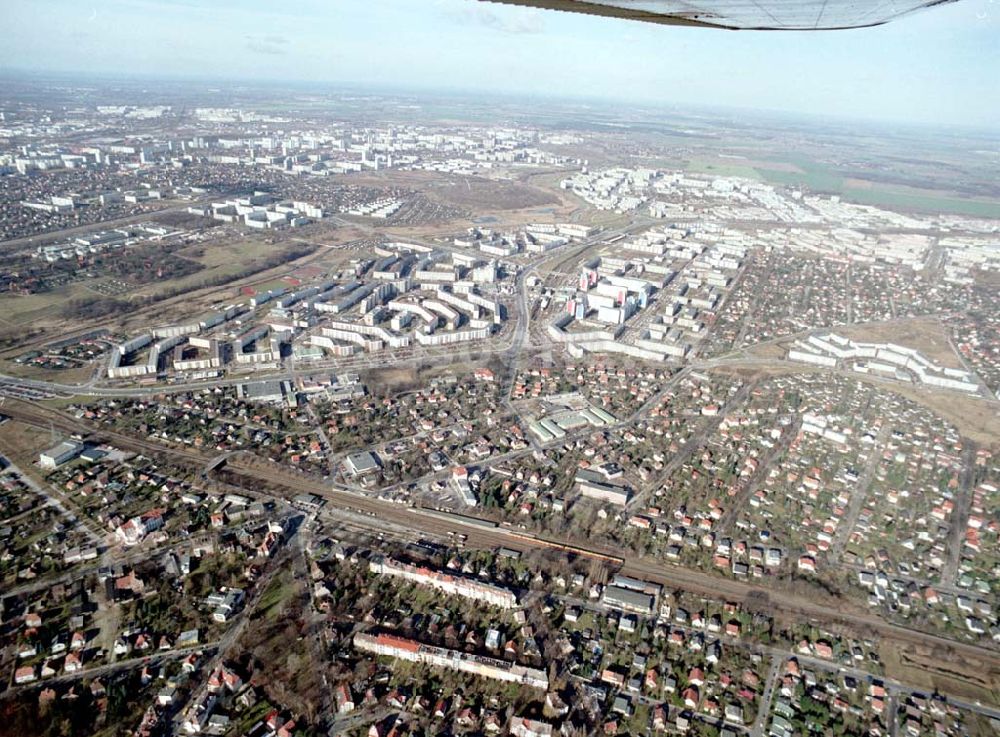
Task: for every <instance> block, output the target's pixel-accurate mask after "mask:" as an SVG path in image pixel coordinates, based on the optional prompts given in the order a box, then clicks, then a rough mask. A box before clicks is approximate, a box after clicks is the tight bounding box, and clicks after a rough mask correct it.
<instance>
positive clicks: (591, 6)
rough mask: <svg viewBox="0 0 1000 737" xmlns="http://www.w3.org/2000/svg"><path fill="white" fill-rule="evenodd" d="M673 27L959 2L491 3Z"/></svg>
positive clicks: (785, 24)
mask: <svg viewBox="0 0 1000 737" xmlns="http://www.w3.org/2000/svg"><path fill="white" fill-rule="evenodd" d="M487 1H488V2H499V3H505V4H507V5H522V6H527V7H534V8H546V9H549V10H564V11H568V12H571V13H587V14H590V15H602V16H606V17H611V18H626V19H629V20H641V21H647V22H650V23H660V24H663V25H670V26H698V27H703V28H726V29H730V30H740V29H743V30H769V31H819V30H835V29H845V28H866V27H868V26H877V25H881V24H883V23H888V22H889V21H891V20H894V19H896V18H899V17H900V16H903V15H906V14H908V13H912V12H914V11H916V10H920V9H921V8H929V7H932V6H934V5H943V4H945V3H950V2H955V1H956V0H487Z"/></svg>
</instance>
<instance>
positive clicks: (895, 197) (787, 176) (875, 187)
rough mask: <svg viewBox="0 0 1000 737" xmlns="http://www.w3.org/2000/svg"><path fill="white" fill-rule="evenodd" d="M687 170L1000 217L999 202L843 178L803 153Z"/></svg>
mask: <svg viewBox="0 0 1000 737" xmlns="http://www.w3.org/2000/svg"><path fill="white" fill-rule="evenodd" d="M685 168H686V169H687V170H688V171H691V172H696V173H699V174H706V175H709V176H720V177H744V178H747V179H756V180H759V181H763V182H767V183H768V184H775V185H779V186H789V187H807V188H808V189H809V190H811V191H812V192H817V193H822V194H837V195H840V196H842V197H843V198H844V199H845V200H848V201H850V202H856V203H858V204H862V205H873V206H876V207H888V208H894V209H898V210H907V211H912V212H923V213H953V214H957V215H969V216H973V217H993V218H995V217H1000V201H996V200H986V199H977V198H969V197H962V196H960V195H958V194H955V193H952V192H948V191H942V190H940V189H918V188H915V187H905V186H902V185H897V184H881V183H878V182H871V181H866V180H859V179H853V178H845V177H843V176H841V175H840V174H838V173H837V172H836V171H835V170H834V169H832V168H831V167H830V166H828V165H826V164H824V163H822V162H817V161H814V160H812V159H810V158H808V157H806V156H802V155H789V156H784V157H781V158H780V159H777V158H776V159H766V160H757V159H738V158H728V159H727V158H721V157H715V156H703V157H697V156H696V157H693V158H691V159H690V160H688V161H687V162H686V163H685Z"/></svg>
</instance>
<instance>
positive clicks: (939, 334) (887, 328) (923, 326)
mask: <svg viewBox="0 0 1000 737" xmlns="http://www.w3.org/2000/svg"><path fill="white" fill-rule="evenodd" d="M833 332H835V333H837V334H838V335H843V336H845V337H847V338H851V339H852V340H858V341H862V342H865V341H870V342H873V343H887V342H888V343H896V344H897V345H901V346H905V347H907V348H914V349H916V350H918V351H921V352H922V353H923V354H924V355H926V356H927V357H928V358H930V359H931V360H932V361H937V362H938V363H940V364H941V365H942V366H946V367H948V368H957V369H960V368H964V367H963V365H962V362H961V361H960V360H959V358H958V356H957V355H956V354H955V351H953V350H952V348H951V343H949V341H948V331H947V329H946V328H945V327H944V325H942V324H941V321H940V320H938V319H937V318H934V317H925V318H919V319H913V320H899V321H895V322H880V323H873V324H870V325H852V326H850V327H838V328H834V329H833Z"/></svg>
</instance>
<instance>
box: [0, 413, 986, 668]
mask: <svg viewBox="0 0 1000 737" xmlns="http://www.w3.org/2000/svg"><path fill="white" fill-rule="evenodd" d="M9 404H10V405H12V406H9V407H7V408H6V409H7V411H8V414H11V415H12V416H14V417H15V418H17V419H20V420H24V421H27V422H33V423H39V422H40V423H42V425H43V426H45V427H47V426H48V425H49V423H52V422H55V421H56V419H55V418H62V422H63V423H65V424H69V425H70V426H71V427H73V428H74V429H75V430H77V431H79V430H80V429H81V423H80V421H79V420H77V419H76V418H66V417H64V416H63V415H61V413H59V412H56V411H55V410H50V409H47V408H40V407H37V406H36V405H32V404H28V403H25V402H20V403H16V404H15V403H9ZM98 432H100V433H101V434H103V435H105V436H108V437H110V438H111V439H112V441H113V442H114V443H115V444H116V445H119V446H120V447H122V448H125V449H132V450H138V451H140V452H145V453H155V454H162V455H165V456H168V457H171V458H173V459H174V460H176V461H178V462H180V463H182V464H184V465H186V466H192V465H193V466H194V467H195V468H198V469H200V468H203V467H204V465H205V463H206V462H207V461H208V460H209V458H210V456H208V455H207V454H203V453H201V452H199V451H196V450H194V449H189V448H174V447H170V446H164V445H160V444H157V443H153V442H150V441H144V440H139V439H136V438H130V437H127V436H124V435H120V434H117V433H110V432H107V431H104V430H103V429H101V430H98ZM229 468H230V470H233V471H235V472H236V473H240V474H242V475H245V476H246V477H248V480H249V479H254V480H256V482H259V483H263V484H264V486H263V488H265V489H267V491H266V492H263V494H264V495H267V494H273V495H274V496H277V497H278V498H283V499H284V500H286V501H287V500H289V499H291V498H292V497H293V496H295V495H297V494H301V493H314V494H317V495H320V496H322V497H323V498H324V499H325V500H326V503H327V504H328V505H330V506H337V507H341V508H346V509H350V510H354V511H358V512H360V513H361V514H362V515H365V516H367V517H369V518H370V519H371V526H372V529H373V530H375V531H376V532H377V531H378V530H379V529H380V527H381V526H382V524H383V521H385V522H391V523H396V524H400V525H402V526H404V527H409V528H410V529H412V530H414V532H415V533H416V534H417V535H419V534H420V533H426V534H430V535H446V534H447V533H448V532H449V531H451V532H455V533H464V534H466V535H468V540H469V542H468V544H469V545H470V546H476V547H482V548H496V547H502V546H505V547H508V548H513V549H517V550H524V551H528V550H535V549H539V548H542V549H544V548H552V547H556V548H559V547H573V548H576V549H578V550H580V549H585V550H587V551H590V552H591V553H592V554H597V555H601V556H605V557H607V558H611V559H622V551H621V550H620V549H610V548H607V547H604V546H601V545H595V544H593V543H591V542H590V541H587V540H573V539H565V538H564V539H558V538H556V539H553V538H548V539H541V538H538V537H534V536H527V535H524V534H520V533H518V532H517V531H512V530H507V529H505V528H496V529H488V528H483V527H481V526H480V525H477V524H473V523H469V522H464V521H462V519H461V518H457V517H456V518H447V519H444V518H441V517H439V516H432V515H429V514H426V513H424V512H422V511H421V510H419V509H414V508H412V507H408V506H406V505H403V504H395V503H392V502H388V501H383V500H381V499H373V498H371V497H368V496H365V495H363V494H360V493H358V492H355V491H353V490H349V489H344V488H342V487H338V486H336V485H329V486H326V487H325V488H324V487H323V486H322V485H321V483H322V482H317V480H316V479H315V478H314V477H310V476H308V475H306V474H296V473H293V472H291V471H286V470H284V469H281V468H280V467H278V466H273V467H272V466H271V465H268V466H261V465H257V464H254V465H252V466H250V465H244V462H242V461H240V460H237V461H235V462H233V463H232V464H231V465H230V466H229ZM254 483H255V482H254V481H250V483H248V484H247V485H248V486H252V485H253V484H254ZM623 561H624V562H623V565H622V573H624V574H626V575H630V576H634V577H636V578H640V579H645V580H649V581H653V582H656V583H661V584H663V585H665V586H668V587H671V588H679V589H683V590H686V591H690V592H692V593H695V594H699V595H702V596H706V597H710V598H714V599H718V598H720V597H721V598H725V599H729V600H732V601H738V602H744V601H747V600H748V599H749V600H753V599H756V598H758V597H759V594H760V593H761V589H760V588H759V587H757V586H755V585H753V584H752V583H750V582H745V581H740V580H733V579H724V578H720V577H719V576H717V575H715V574H711V573H706V572H703V571H701V570H698V569H688V568H682V567H679V566H673V565H666V564H664V563H663V562H662V561H659V560H656V559H652V558H641V557H625V558H624V559H623ZM763 593H764V594H765V596H766V597H767V599H768V602H769V605H770V607H772V608H774V609H775V610H777V611H781V612H782V613H783V614H785V615H788V616H795V617H797V618H799V619H800V620H801V621H813V622H816V623H821V624H824V625H826V626H844V627H848V628H852V629H862V630H864V629H866V628H867V629H868V630H870V631H873V632H877V633H878V634H879V635H881V636H882V637H884V638H886V639H888V640H892V641H896V642H898V643H900V645H901V646H903V647H906V646H925V647H928V648H933V647H938V648H941V650H942V652H943V653H944V654H945V655H946V656H947V657H948V659H951V660H958V661H963V662H966V663H967V664H969V665H972V664H978V665H975V666H974V667H982V668H984V669H986V670H989V671H991V672H997V673H1000V651H997V650H995V649H993V648H989V647H986V646H982V645H977V644H973V643H964V642H958V641H955V640H951V639H949V638H946V637H943V636H941V635H936V634H932V633H927V632H919V631H916V630H912V629H909V628H907V627H903V626H901V625H897V624H892V623H889V622H887V621H885V620H884V619H882V618H881V617H879V616H876V615H875V614H873V613H871V612H869V611H867V610H864V609H860V608H850V609H848V608H847V606H848V605H847V604H845V603H840V604H839V606H841V607H844V609H843V611H840V610H838V609H837V608H835V607H834V606H833V605H832V604H831V603H830V602H824V601H821V600H818V599H816V598H813V597H806V596H802V595H797V594H794V593H791V592H789V591H782V590H777V589H770V590H767V591H765V592H763Z"/></svg>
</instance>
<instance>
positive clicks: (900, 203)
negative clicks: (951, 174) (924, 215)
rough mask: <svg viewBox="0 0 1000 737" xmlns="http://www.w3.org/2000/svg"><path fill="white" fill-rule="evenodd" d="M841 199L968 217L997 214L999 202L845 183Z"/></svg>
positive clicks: (999, 215) (999, 209) (996, 215)
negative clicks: (871, 187) (852, 185)
mask: <svg viewBox="0 0 1000 737" xmlns="http://www.w3.org/2000/svg"><path fill="white" fill-rule="evenodd" d="M843 196H844V198H845V199H847V200H850V201H851V202H858V203H860V204H862V205H876V206H881V207H895V208H899V209H903V210H916V211H920V212H930V213H937V212H950V213H954V214H956V215H969V216H972V217H984V218H1000V202H996V201H994V202H989V201H987V200H972V199H962V198H961V197H956V196H948V195H938V194H918V193H916V192H899V191H893V190H892V189H889V188H873V189H859V188H856V187H847V188H845V189H844V190H843Z"/></svg>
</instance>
